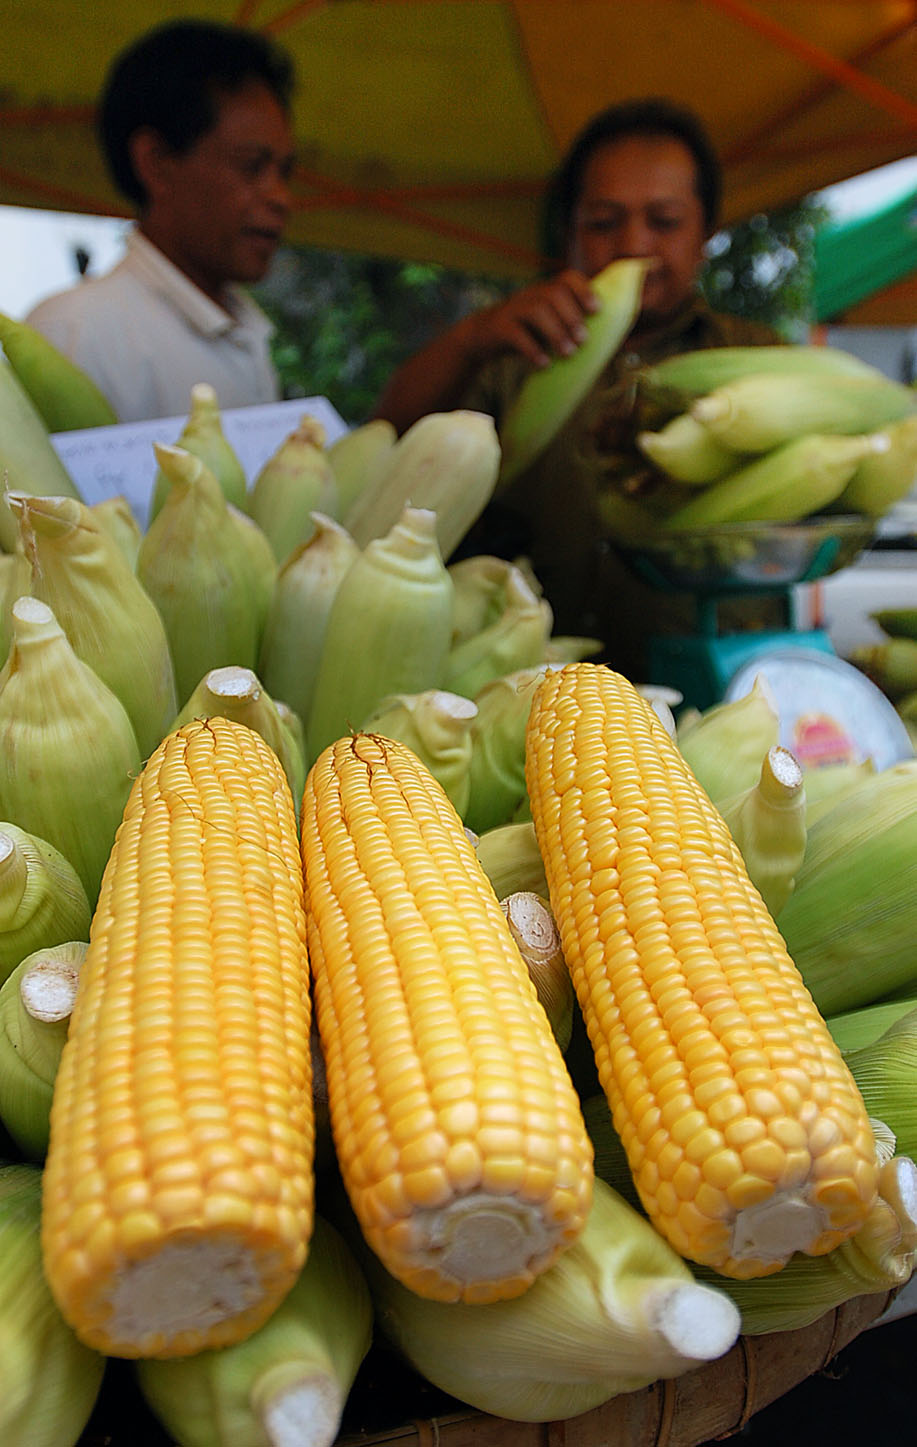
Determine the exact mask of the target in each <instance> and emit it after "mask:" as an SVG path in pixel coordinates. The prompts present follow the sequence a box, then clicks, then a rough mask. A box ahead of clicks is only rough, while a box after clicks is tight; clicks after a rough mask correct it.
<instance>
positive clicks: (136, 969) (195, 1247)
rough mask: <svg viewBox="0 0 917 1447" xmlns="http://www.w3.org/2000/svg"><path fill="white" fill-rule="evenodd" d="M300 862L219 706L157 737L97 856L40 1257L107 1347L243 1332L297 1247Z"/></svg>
mask: <svg viewBox="0 0 917 1447" xmlns="http://www.w3.org/2000/svg"><path fill="white" fill-rule="evenodd" d="M301 877H302V876H301V866H300V860H299V852H298V839H297V835H296V822H295V816H294V811H293V800H292V798H291V796H290V792H289V787H288V785H287V782H286V778H285V776H284V773H283V770H282V768H281V766H280V763H279V761H278V760H277V758H276V757H275V755H274V754H273V753H272V752H271V750H270V749H269V748H268V746H267V745H266V744H265V743H264V741H263V739H262V738H261V737H260V735H258V734H256V733H254V732H253V731H252V730H251V729H248V728H246V727H245V726H244V725H242V724H237V723H234V722H232V721H230V720H228V719H222V718H212V719H207V720H197V721H195V722H194V723H190V724H188V725H186V726H185V727H184V728H182V729H179V730H178V731H176V732H174V733H172V734H170V735H168V736H167V738H165V739H164V740H163V742H162V743H161V744H160V746H159V747H158V748H157V749H156V750H155V751H154V753H153V754H152V756H151V758H150V760H149V762H148V764H147V766H146V768H145V769H144V770H143V772H142V774H141V775H140V777H139V778H138V779H137V781H136V783H135V785H134V787H133V789H132V791H131V796H130V798H129V800H128V803H127V807H126V809H125V813H124V820H123V822H122V825H121V828H120V830H119V832H118V838H117V841H116V843H115V846H114V849H113V851H112V855H111V859H110V861H109V864H108V867H107V869H106V871H105V877H104V880H103V885H102V893H101V896H100V899H99V905H98V908H97V910H96V914H95V918H94V920H93V928H92V933H91V938H90V943H89V949H88V951H87V954H86V958H85V961H84V965H83V968H82V970H81V972H80V982H79V986H78V990H77V1000H76V1004H75V1007H74V1011H73V1015H72V1017H71V1023H70V1033H69V1036H68V1040H67V1044H66V1046H65V1047H64V1051H63V1055H62V1058H61V1064H60V1068H59V1070H58V1075H57V1078H56V1081H55V1088H54V1099H53V1103H52V1107H51V1139H50V1145H49V1149H48V1160H47V1165H46V1173H45V1187H44V1216H43V1226H42V1242H43V1248H44V1262H45V1272H46V1275H47V1278H48V1282H49V1285H50V1286H51V1289H52V1291H53V1293H54V1296H55V1298H56V1300H57V1302H58V1305H59V1306H60V1309H61V1311H62V1312H63V1314H64V1316H65V1317H66V1319H67V1320H68V1321H69V1322H70V1323H71V1325H72V1326H73V1327H74V1329H75V1331H76V1332H77V1334H78V1335H79V1336H80V1338H81V1339H82V1340H83V1341H84V1342H86V1343H87V1344H88V1345H96V1346H97V1347H98V1349H99V1350H101V1351H103V1352H105V1353H107V1354H108V1355H110V1356H124V1357H136V1356H183V1355H185V1354H188V1353H191V1352H196V1351H200V1350H202V1349H203V1348H206V1347H214V1346H223V1345H227V1344H229V1343H231V1342H234V1341H238V1340H240V1339H242V1338H244V1337H245V1336H247V1335H248V1334H249V1333H251V1332H252V1331H254V1330H255V1329H256V1327H258V1326H259V1325H260V1324H261V1323H262V1322H263V1321H264V1320H266V1318H267V1317H268V1316H269V1315H270V1314H271V1312H272V1311H273V1310H274V1309H275V1308H276V1307H277V1305H278V1304H279V1303H280V1301H281V1300H282V1299H283V1297H284V1296H285V1294H286V1293H287V1291H289V1289H290V1287H291V1286H292V1285H293V1282H294V1281H295V1280H296V1277H297V1275H298V1272H299V1270H300V1268H301V1266H302V1264H303V1261H304V1259H305V1255H306V1248H307V1243H308V1240H309V1234H310V1231H311V1226H312V1194H313V1181H312V1104H311V1079H310V1068H309V1067H310V1054H309V1025H310V1009H309V995H308V965H307V959H306V946H305V921H304V915H303V904H302V886H301Z"/></svg>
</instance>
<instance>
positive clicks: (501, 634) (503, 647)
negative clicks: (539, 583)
mask: <svg viewBox="0 0 917 1447" xmlns="http://www.w3.org/2000/svg"><path fill="white" fill-rule="evenodd" d="M553 621H554V619H553V614H552V611H551V607H550V604H549V603H548V601H547V599H546V598H543V597H540V596H539V595H538V594H537V593H535V592H534V591H533V589H532V588H531V587H530V585H529V583H528V581H527V579H526V577H525V575H524V574H523V572H522V570H521V569H520V568H517V567H515V566H511V567H510V569H509V570H508V571H507V573H506V574H505V576H504V580H503V587H502V590H501V595H500V610H499V613H498V615H497V616H496V618H494V620H493V621H492V622H489V623H486V624H485V625H484V627H482V628H481V629H479V630H478V632H476V633H473V634H472V635H471V636H470V637H468V638H465V639H464V640H462V641H461V642H459V643H454V644H453V645H452V647H451V648H450V649H449V653H448V656H447V658H446V660H445V665H444V672H443V686H444V687H445V688H448V689H449V690H450V692H452V693H461V694H464V695H465V697H466V698H476V697H477V695H478V694H479V693H480V691H481V689H482V688H483V687H484V685H485V684H487V683H490V682H491V681H492V680H493V679H495V678H502V677H503V676H504V675H506V674H508V673H515V672H517V671H518V670H519V669H522V668H535V667H537V666H538V665H539V664H540V663H541V660H542V658H543V656H544V651H545V648H546V646H547V641H548V638H549V637H550V636H551V628H552V626H553Z"/></svg>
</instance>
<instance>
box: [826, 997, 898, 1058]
mask: <svg viewBox="0 0 917 1447" xmlns="http://www.w3.org/2000/svg"><path fill="white" fill-rule="evenodd" d="M915 993H917V992H915ZM915 1008H917V1000H913V999H908V1000H882V1001H880V1002H879V1004H877V1005H863V1006H862V1007H861V1008H860V1009H859V1010H844V1011H842V1012H841V1013H840V1014H839V1015H829V1016H828V1017H827V1019H826V1021H825V1024H826V1025H827V1026H828V1029H829V1030H830V1031H831V1036H832V1038H833V1040H834V1043H835V1045H837V1046H838V1048H839V1049H840V1050H843V1051H844V1053H845V1054H847V1053H848V1052H849V1051H854V1050H861V1049H862V1048H863V1046H864V1045H874V1044H875V1042H876V1041H877V1040H878V1039H879V1038H880V1036H882V1035H884V1034H885V1032H886V1030H887V1029H888V1028H889V1026H890V1025H894V1024H895V1023H896V1021H898V1020H900V1019H902V1018H903V1016H905V1015H907V1014H909V1013H910V1012H911V1010H914V1009H915Z"/></svg>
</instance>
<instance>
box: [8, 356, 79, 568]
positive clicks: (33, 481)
mask: <svg viewBox="0 0 917 1447" xmlns="http://www.w3.org/2000/svg"><path fill="white" fill-rule="evenodd" d="M0 476H2V477H3V479H4V487H3V489H2V491H0V547H3V548H5V549H6V551H7V552H8V553H11V552H13V551H14V550H15V548H16V546H17V544H18V542H19V524H18V520H17V518H16V517H15V516H14V515H13V514H12V512H11V511H10V508H9V504H8V503H7V500H6V490H7V488H9V490H10V491H11V492H21V493H27V494H29V495H30V496H36V495H44V496H51V495H54V496H64V497H78V496H79V493H78V490H77V486H76V483H75V482H74V481H73V479H72V477H71V476H70V474H69V472H68V471H67V469H66V468H65V467H64V464H63V463H62V462H61V460H60V458H59V457H58V455H57V453H56V451H55V450H54V445H53V443H52V442H51V438H50V436H49V435H48V429H47V428H46V426H45V424H44V422H43V421H42V419H41V416H40V414H39V412H38V409H37V408H36V407H35V405H34V403H33V402H32V399H31V397H29V395H28V394H27V392H26V391H25V388H24V387H23V386H22V383H21V382H20V381H19V378H18V377H17V376H16V374H15V372H14V371H13V369H12V367H11V366H10V364H9V362H4V361H2V359H0Z"/></svg>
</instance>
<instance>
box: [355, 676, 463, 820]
mask: <svg viewBox="0 0 917 1447" xmlns="http://www.w3.org/2000/svg"><path fill="white" fill-rule="evenodd" d="M476 715H477V706H476V704H474V703H473V702H472V700H471V699H470V698H463V697H462V696H461V695H460V694H457V693H448V692H447V691H446V690H445V689H442V688H428V689H424V690H423V691H422V692H421V693H399V694H394V695H392V696H391V697H389V698H383V699H381V700H380V702H379V703H378V705H377V706H376V707H375V708H374V709H371V710H370V712H369V714H368V715H367V717H366V719H365V720H364V723H363V727H364V729H365V730H366V731H367V732H368V733H373V734H383V735H384V736H385V737H386V738H391V739H399V740H400V742H401V743H403V744H407V746H408V748H409V749H411V750H412V751H413V753H415V754H416V755H417V757H418V758H419V759H420V760H421V762H422V763H423V764H425V765H426V767H427V768H428V769H429V771H430V773H431V774H432V775H433V777H434V779H436V780H438V782H439V783H440V784H441V785H442V787H443V789H444V790H445V793H446V794H447V796H448V798H449V799H450V800H451V802H452V806H453V808H454V809H455V812H456V813H457V814H458V815H459V816H460V817H464V815H465V812H466V809H467V807H468V794H469V790H470V788H471V772H470V771H471V753H472V730H473V728H474V723H475V718H476Z"/></svg>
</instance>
